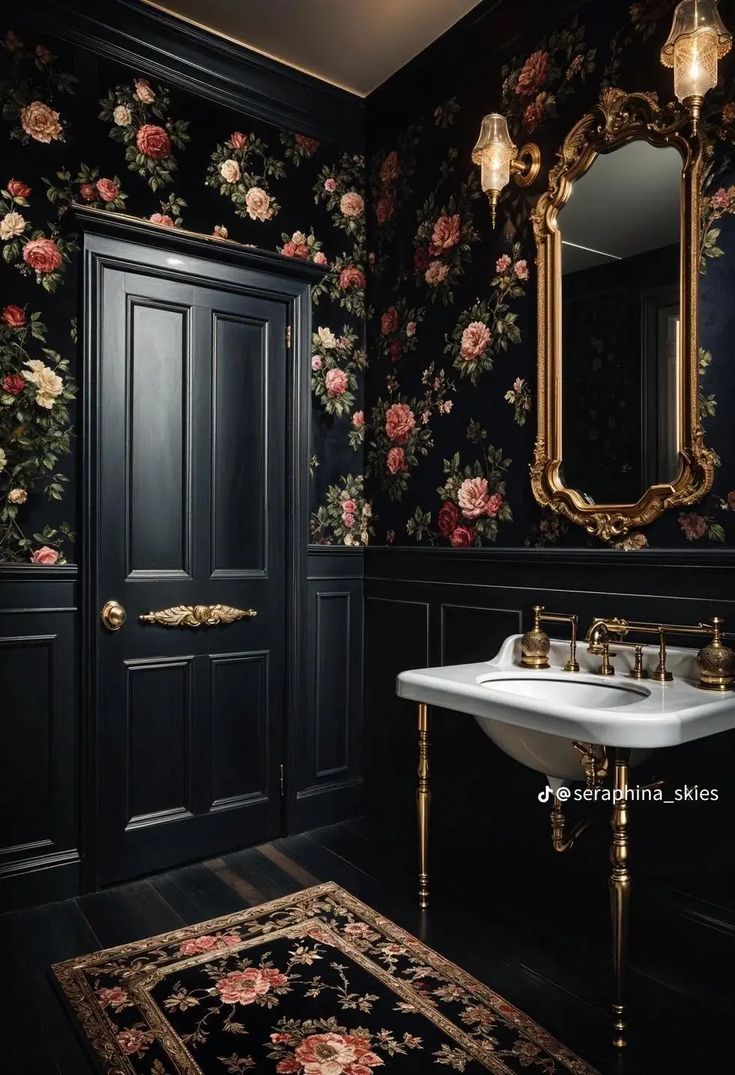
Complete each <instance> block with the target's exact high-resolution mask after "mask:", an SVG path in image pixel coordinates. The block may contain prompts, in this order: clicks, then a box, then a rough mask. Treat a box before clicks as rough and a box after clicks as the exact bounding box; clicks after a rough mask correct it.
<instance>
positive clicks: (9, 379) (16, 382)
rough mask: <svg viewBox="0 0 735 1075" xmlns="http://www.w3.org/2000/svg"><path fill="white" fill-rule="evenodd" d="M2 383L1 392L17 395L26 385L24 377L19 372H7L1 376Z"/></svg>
mask: <svg viewBox="0 0 735 1075" xmlns="http://www.w3.org/2000/svg"><path fill="white" fill-rule="evenodd" d="M2 385H3V392H7V393H8V395H9V396H19V395H20V393H21V392H22V391H23V389H24V388H25V386H26V381H25V377H21V375H20V374H19V373H7V374H6V375H5V376H4V377H3V381H2Z"/></svg>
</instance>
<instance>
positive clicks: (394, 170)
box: [380, 149, 401, 187]
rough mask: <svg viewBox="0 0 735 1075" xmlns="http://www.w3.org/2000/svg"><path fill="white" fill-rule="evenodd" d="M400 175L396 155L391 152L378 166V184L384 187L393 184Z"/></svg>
mask: <svg viewBox="0 0 735 1075" xmlns="http://www.w3.org/2000/svg"><path fill="white" fill-rule="evenodd" d="M400 174H401V166H400V164H399V162H398V154H397V153H396V151H395V149H394V150H392V151H391V152H390V153H389V154H388V156H387V157H386V158H385V160H384V161H383V163H382V164H381V166H380V182H381V183H382V184H383V186H384V187H387V186H388V184H389V183H394V182H395V181H396V179H398V176H399V175H400Z"/></svg>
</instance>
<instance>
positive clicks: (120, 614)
mask: <svg viewBox="0 0 735 1075" xmlns="http://www.w3.org/2000/svg"><path fill="white" fill-rule="evenodd" d="M127 618H128V614H127V612H126V611H125V609H124V608H123V607H122V605H121V604H120V602H119V601H106V602H105V604H104V605H103V606H102V611H101V612H100V619H101V620H102V626H103V627H106V628H107V630H108V631H119V630H120V628H121V627H122V625H123V624H124V623H125V621H126V619H127Z"/></svg>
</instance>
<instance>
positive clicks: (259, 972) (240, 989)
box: [215, 967, 288, 1004]
mask: <svg viewBox="0 0 735 1075" xmlns="http://www.w3.org/2000/svg"><path fill="white" fill-rule="evenodd" d="M287 982H288V978H287V977H286V975H285V974H282V973H281V971H278V970H273V969H261V968H259V967H248V968H247V970H243V971H239V970H234V971H230V973H229V974H226V975H225V976H224V978H220V980H219V981H218V982H215V986H216V988H217V992H218V993H219V995H220V997H221V998H222V1000H223V1001H224V1002H225V1004H254V1003H255V1001H256V1000H257V999H258V997H262V996H264V995H265V994H266V993H268V992H269V991H270V990H271V989H273V988H274V987H275V986H280V985H285V984H286V983H287Z"/></svg>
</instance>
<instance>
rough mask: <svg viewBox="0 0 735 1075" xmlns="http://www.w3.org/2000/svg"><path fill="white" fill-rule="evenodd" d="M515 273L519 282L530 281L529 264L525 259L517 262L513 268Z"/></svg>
mask: <svg viewBox="0 0 735 1075" xmlns="http://www.w3.org/2000/svg"><path fill="white" fill-rule="evenodd" d="M513 272H514V273H515V274H516V276H517V277H518V279H519V280H527V279H528V262H527V261H526V259H525V258H521V260H520V261H517V262H516V263H515V265H514V266H513Z"/></svg>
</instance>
